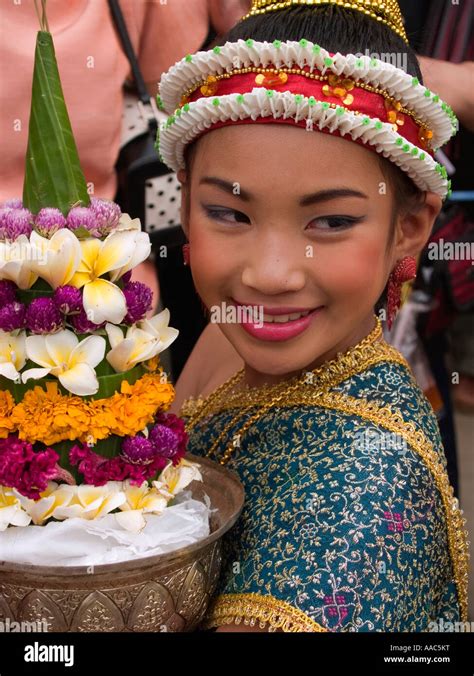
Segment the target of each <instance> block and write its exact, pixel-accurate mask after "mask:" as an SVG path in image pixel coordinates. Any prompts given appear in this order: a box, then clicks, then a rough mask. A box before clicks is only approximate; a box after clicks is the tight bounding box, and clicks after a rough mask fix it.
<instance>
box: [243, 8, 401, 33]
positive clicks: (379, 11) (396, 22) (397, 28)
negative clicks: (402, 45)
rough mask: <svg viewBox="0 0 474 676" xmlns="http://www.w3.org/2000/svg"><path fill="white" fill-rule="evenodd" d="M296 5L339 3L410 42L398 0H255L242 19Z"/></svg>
mask: <svg viewBox="0 0 474 676" xmlns="http://www.w3.org/2000/svg"><path fill="white" fill-rule="evenodd" d="M295 5H312V6H313V7H314V6H316V5H339V6H340V7H343V8H344V9H354V10H356V11H358V12H362V13H363V14H365V15H366V16H370V17H371V18H372V19H375V20H376V21H379V22H381V23H384V24H385V25H386V26H388V27H389V28H391V29H392V30H393V32H394V33H396V34H397V35H399V36H400V37H401V38H402V40H404V41H405V42H406V43H408V39H407V36H406V33H405V27H404V25H403V16H402V13H401V11H400V7H399V6H398V2H397V0H352V2H344V0H283V2H275V0H253V2H252V8H251V10H250V12H249V13H248V14H246V15H245V16H243V17H242V19H241V20H240V21H245V19H248V18H249V17H250V16H258V15H259V14H266V13H267V12H273V11H276V10H281V9H288V8H289V7H294V6H295Z"/></svg>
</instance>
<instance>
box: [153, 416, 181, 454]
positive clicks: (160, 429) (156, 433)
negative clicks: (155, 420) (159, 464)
mask: <svg viewBox="0 0 474 676" xmlns="http://www.w3.org/2000/svg"><path fill="white" fill-rule="evenodd" d="M149 439H150V441H151V442H152V444H153V446H154V447H155V449H156V453H157V454H158V455H161V456H162V457H165V458H173V457H174V456H175V455H176V452H177V450H178V446H179V437H178V435H177V434H175V432H173V430H172V429H170V428H169V427H167V426H166V425H161V424H157V425H154V426H153V427H152V428H151V430H150V433H149Z"/></svg>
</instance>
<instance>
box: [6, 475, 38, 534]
mask: <svg viewBox="0 0 474 676" xmlns="http://www.w3.org/2000/svg"><path fill="white" fill-rule="evenodd" d="M18 496H19V494H18V492H17V491H15V489H13V488H5V486H0V531H2V530H6V529H7V528H8V526H28V524H29V523H30V522H31V517H30V516H29V514H27V512H26V511H25V510H24V509H23V506H22V504H21V500H20V498H21V497H23V496H20V497H18Z"/></svg>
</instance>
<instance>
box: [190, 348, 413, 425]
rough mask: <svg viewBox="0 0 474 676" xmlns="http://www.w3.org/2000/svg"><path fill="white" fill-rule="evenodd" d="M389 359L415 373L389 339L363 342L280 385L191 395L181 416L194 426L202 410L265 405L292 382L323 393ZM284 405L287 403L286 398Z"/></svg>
mask: <svg viewBox="0 0 474 676" xmlns="http://www.w3.org/2000/svg"><path fill="white" fill-rule="evenodd" d="M387 362H388V363H392V364H401V365H402V366H404V367H405V368H407V369H408V370H409V372H410V373H411V369H410V366H409V364H408V362H407V361H406V359H405V358H404V357H403V356H402V355H401V354H400V352H399V351H398V350H397V349H396V348H394V347H393V346H392V345H389V344H388V343H386V342H385V341H380V342H374V343H369V344H364V345H362V344H361V345H356V346H354V347H353V348H351V349H349V350H348V351H347V352H344V353H341V354H339V355H338V356H337V357H335V358H334V359H331V360H330V361H328V362H325V363H324V364H322V365H321V366H318V367H317V368H315V369H313V370H312V371H307V372H304V373H303V375H302V376H298V377H296V378H292V379H291V380H285V381H283V382H281V383H278V384H276V385H263V386H261V387H249V386H243V387H241V388H240V389H238V390H236V391H233V392H232V391H229V388H227V387H224V386H221V388H222V389H221V388H219V389H220V390H221V391H220V392H219V393H218V392H217V391H215V392H212V393H211V394H210V395H209V396H208V397H205V398H203V397H198V398H197V399H194V398H192V397H190V398H189V399H186V401H185V402H184V403H183V405H182V407H181V411H180V415H183V416H187V417H189V418H192V419H193V424H192V427H194V425H195V424H196V423H197V422H199V420H200V419H201V415H200V411H201V409H202V413H203V415H202V417H207V416H208V415H215V414H216V413H220V412H222V411H228V410H231V409H236V408H246V409H250V408H252V407H254V406H263V405H264V404H266V403H267V402H268V401H269V400H270V399H272V398H275V397H278V396H279V395H280V394H283V393H284V392H285V391H286V390H287V389H288V387H289V386H291V384H292V383H294V384H295V385H298V381H300V382H299V386H300V387H301V390H307V389H310V390H311V391H312V392H313V394H316V393H320V392H322V391H325V390H329V389H331V388H332V387H335V386H336V385H339V384H340V383H341V382H343V381H344V380H347V379H348V378H350V377H351V376H354V375H356V374H357V373H361V372H363V371H365V370H367V369H368V368H370V367H371V366H375V365H376V364H380V363H387ZM239 374H240V375H243V371H239V372H238V373H237V374H235V375H234V376H233V378H232V380H233V382H234V383H236V382H238V380H237V376H238V375H239ZM228 382H229V381H228ZM211 398H212V399H213V401H212V400H211ZM284 405H286V400H285V403H284Z"/></svg>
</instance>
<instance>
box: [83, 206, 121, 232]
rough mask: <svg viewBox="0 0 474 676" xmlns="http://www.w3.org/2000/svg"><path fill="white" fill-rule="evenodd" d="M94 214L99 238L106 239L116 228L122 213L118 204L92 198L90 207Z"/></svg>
mask: <svg viewBox="0 0 474 676" xmlns="http://www.w3.org/2000/svg"><path fill="white" fill-rule="evenodd" d="M90 209H91V211H93V212H94V214H95V216H96V218H97V223H98V228H99V232H100V236H101V237H106V236H107V235H109V234H110V233H111V232H113V231H114V230H115V229H116V227H117V226H118V223H119V220H120V216H121V215H122V211H121V209H120V207H119V205H118V204H116V203H115V202H112V200H106V199H101V198H98V197H93V198H92V199H91V205H90Z"/></svg>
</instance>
